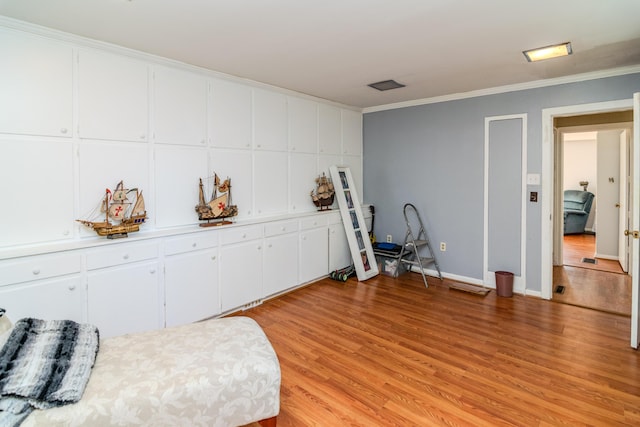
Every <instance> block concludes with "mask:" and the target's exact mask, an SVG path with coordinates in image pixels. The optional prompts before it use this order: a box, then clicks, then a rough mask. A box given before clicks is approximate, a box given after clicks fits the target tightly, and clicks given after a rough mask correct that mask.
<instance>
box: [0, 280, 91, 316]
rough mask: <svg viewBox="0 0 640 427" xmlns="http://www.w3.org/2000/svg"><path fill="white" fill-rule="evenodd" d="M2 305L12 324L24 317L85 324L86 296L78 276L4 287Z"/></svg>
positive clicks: (1, 292)
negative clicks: (67, 320)
mask: <svg viewBox="0 0 640 427" xmlns="http://www.w3.org/2000/svg"><path fill="white" fill-rule="evenodd" d="M0 301H1V302H2V308H4V309H5V310H7V317H8V318H9V319H10V320H11V321H12V322H13V323H15V322H16V321H17V320H19V319H22V318H24V317H34V318H36V319H44V320H66V319H69V320H74V321H76V322H83V321H84V311H85V306H84V301H85V293H84V289H83V288H82V286H81V283H80V278H79V277H78V276H74V277H65V278H63V279H60V278H58V279H51V280H41V281H37V282H32V283H23V284H20V285H12V286H5V287H2V288H0Z"/></svg>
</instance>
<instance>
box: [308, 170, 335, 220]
mask: <svg viewBox="0 0 640 427" xmlns="http://www.w3.org/2000/svg"><path fill="white" fill-rule="evenodd" d="M334 197H335V188H334V187H333V182H331V178H328V177H327V176H326V175H325V174H324V173H323V174H322V176H319V177H318V178H316V189H315V191H314V190H312V191H311V201H312V202H313V204H314V205H315V206H316V207H317V208H318V210H321V211H325V210H329V209H331V205H333V200H334Z"/></svg>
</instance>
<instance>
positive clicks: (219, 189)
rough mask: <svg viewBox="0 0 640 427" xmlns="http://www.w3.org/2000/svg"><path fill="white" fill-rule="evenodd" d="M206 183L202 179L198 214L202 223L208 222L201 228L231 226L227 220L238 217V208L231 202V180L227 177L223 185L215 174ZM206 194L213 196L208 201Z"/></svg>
mask: <svg viewBox="0 0 640 427" xmlns="http://www.w3.org/2000/svg"><path fill="white" fill-rule="evenodd" d="M205 181H206V182H203V180H202V178H200V185H199V189H198V196H199V197H198V199H199V200H198V204H197V205H196V212H197V213H198V219H199V220H200V221H207V222H203V223H201V224H200V227H211V226H215V225H224V224H231V221H228V220H226V218H231V217H234V216H236V215H238V207H237V206H236V205H234V204H232V202H231V179H230V178H228V177H227V179H225V180H224V182H222V183H221V182H220V178H218V175H217V174H215V173H214V174H213V176H212V177H210V178H207V179H205ZM207 187H208V188H207ZM205 194H211V196H210V197H209V199H208V201H207V199H206V196H205ZM212 221H213V222H212Z"/></svg>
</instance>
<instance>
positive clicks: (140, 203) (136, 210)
mask: <svg viewBox="0 0 640 427" xmlns="http://www.w3.org/2000/svg"><path fill="white" fill-rule="evenodd" d="M131 191H133V190H131ZM135 191H136V194H137V196H136V202H135V204H134V205H133V209H132V210H131V216H137V215H142V214H144V213H146V211H147V210H146V207H145V205H144V197H142V191H138V189H135Z"/></svg>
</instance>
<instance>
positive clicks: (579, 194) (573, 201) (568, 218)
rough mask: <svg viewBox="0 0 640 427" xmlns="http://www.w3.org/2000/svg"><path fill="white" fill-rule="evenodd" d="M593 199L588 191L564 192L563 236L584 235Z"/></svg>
mask: <svg viewBox="0 0 640 427" xmlns="http://www.w3.org/2000/svg"><path fill="white" fill-rule="evenodd" d="M594 197H595V196H594V195H593V193H591V192H589V191H580V190H565V192H564V234H581V233H584V227H585V225H586V224H587V219H589V212H591V205H592V204H593V198H594Z"/></svg>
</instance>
